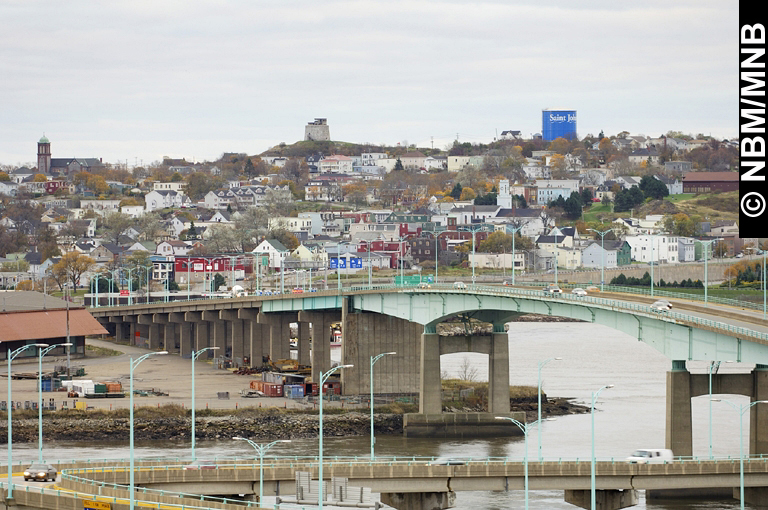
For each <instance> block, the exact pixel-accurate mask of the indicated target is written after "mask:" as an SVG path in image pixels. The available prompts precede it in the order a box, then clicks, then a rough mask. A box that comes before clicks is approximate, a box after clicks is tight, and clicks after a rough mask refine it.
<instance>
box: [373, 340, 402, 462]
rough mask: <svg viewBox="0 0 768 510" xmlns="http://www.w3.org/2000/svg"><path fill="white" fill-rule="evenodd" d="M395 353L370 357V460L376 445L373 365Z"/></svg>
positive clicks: (383, 353) (384, 353)
mask: <svg viewBox="0 0 768 510" xmlns="http://www.w3.org/2000/svg"><path fill="white" fill-rule="evenodd" d="M393 354H397V353H396V352H394V351H393V352H382V353H381V354H379V355H378V356H375V357H374V356H371V460H373V457H374V455H373V445H374V444H376V438H375V437H374V435H373V365H375V364H376V362H377V361H379V360H380V359H381V358H383V357H384V356H391V355H393Z"/></svg>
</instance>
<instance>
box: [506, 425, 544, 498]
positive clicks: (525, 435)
mask: <svg viewBox="0 0 768 510" xmlns="http://www.w3.org/2000/svg"><path fill="white" fill-rule="evenodd" d="M496 419H497V420H507V421H511V422H512V423H514V424H515V425H517V428H519V429H520V431H521V432H522V433H523V439H524V441H525V456H524V457H523V470H524V476H525V510H528V431H529V430H530V429H531V427H533V426H534V425H539V426H541V419H538V420H536V421H535V422H533V423H522V422H520V421H518V420H516V419H514V418H510V417H508V416H496ZM554 420H555V419H554V418H547V420H546V421H554Z"/></svg>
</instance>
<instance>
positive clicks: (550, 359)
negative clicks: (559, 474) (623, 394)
mask: <svg viewBox="0 0 768 510" xmlns="http://www.w3.org/2000/svg"><path fill="white" fill-rule="evenodd" d="M561 359H563V358H549V359H545V360H544V361H540V362H539V385H538V388H539V390H538V394H539V405H538V411H539V416H538V420H536V422H537V423H538V424H539V431H538V432H539V460H541V369H542V368H544V365H546V364H547V363H549V362H550V361H560V360H561Z"/></svg>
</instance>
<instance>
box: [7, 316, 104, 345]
mask: <svg viewBox="0 0 768 510" xmlns="http://www.w3.org/2000/svg"><path fill="white" fill-rule="evenodd" d="M107 333H109V332H108V331H107V330H106V329H104V327H103V326H102V325H101V324H99V321H97V320H96V319H94V318H93V316H92V315H91V314H90V313H89V312H88V310H84V309H82V308H81V309H79V310H78V309H74V310H70V311H69V334H70V336H86V335H103V334H107ZM66 336H67V311H66V310H61V309H58V310H32V311H20V312H6V313H0V342H14V341H18V340H44V339H46V338H64V337H66Z"/></svg>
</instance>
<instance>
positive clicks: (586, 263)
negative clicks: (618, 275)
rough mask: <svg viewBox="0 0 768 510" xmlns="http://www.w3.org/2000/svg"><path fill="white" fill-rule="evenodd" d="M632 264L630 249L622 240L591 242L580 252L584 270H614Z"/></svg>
mask: <svg viewBox="0 0 768 510" xmlns="http://www.w3.org/2000/svg"><path fill="white" fill-rule="evenodd" d="M631 263H632V247H631V246H630V245H629V243H628V242H626V241H624V240H617V241H614V240H607V241H592V242H590V243H589V244H588V245H587V247H586V248H584V249H583V250H582V252H581V265H582V267H586V268H603V267H605V268H614V267H618V266H626V265H629V264H631Z"/></svg>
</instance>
